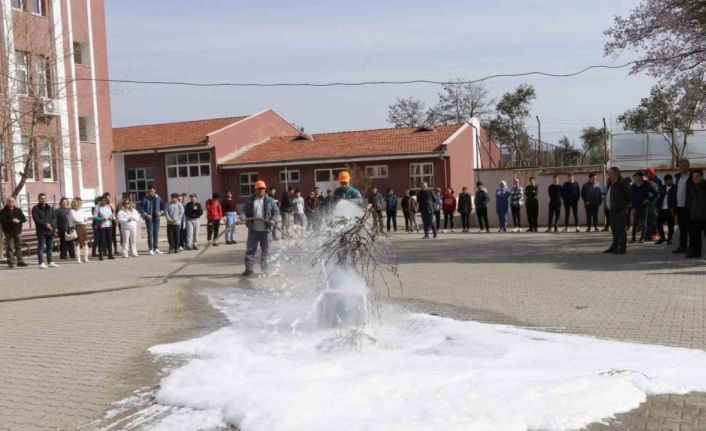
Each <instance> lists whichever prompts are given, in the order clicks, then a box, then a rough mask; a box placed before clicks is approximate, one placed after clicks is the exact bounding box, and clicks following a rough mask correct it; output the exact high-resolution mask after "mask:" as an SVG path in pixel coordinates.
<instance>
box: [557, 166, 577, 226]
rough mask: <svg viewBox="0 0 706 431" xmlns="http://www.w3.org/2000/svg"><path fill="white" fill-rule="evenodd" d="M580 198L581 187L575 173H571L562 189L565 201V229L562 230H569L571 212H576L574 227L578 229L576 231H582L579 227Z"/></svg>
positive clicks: (562, 197) (562, 196)
mask: <svg viewBox="0 0 706 431" xmlns="http://www.w3.org/2000/svg"><path fill="white" fill-rule="evenodd" d="M580 198H581V189H580V188H579V185H578V183H577V182H576V179H575V178H574V174H572V173H570V174H569V175H568V181H566V182H565V183H564V186H563V187H562V189H561V199H562V200H563V201H564V230H563V231H562V232H568V231H569V212H572V213H573V214H574V228H575V229H576V232H580V231H581V229H579V214H578V206H579V199H580Z"/></svg>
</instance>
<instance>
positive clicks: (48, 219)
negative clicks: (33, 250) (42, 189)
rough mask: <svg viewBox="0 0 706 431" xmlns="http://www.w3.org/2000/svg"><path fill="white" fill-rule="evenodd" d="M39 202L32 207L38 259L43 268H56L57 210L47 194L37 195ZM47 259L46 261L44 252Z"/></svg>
mask: <svg viewBox="0 0 706 431" xmlns="http://www.w3.org/2000/svg"><path fill="white" fill-rule="evenodd" d="M37 199H38V201H39V203H38V204H37V205H35V206H34V207H33V208H32V220H33V221H34V225H35V227H36V232H37V259H38V260H39V267H40V268H42V269H46V268H56V267H58V266H59V265H57V264H55V263H54V261H53V259H52V248H53V247H54V243H53V238H54V232H55V231H56V211H55V210H54V207H52V206H51V205H49V204H48V203H47V195H46V194H44V193H40V194H39V196H38V197H37ZM45 252H46V254H47V261H46V263H45V262H44V253H45Z"/></svg>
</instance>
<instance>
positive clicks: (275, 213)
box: [242, 180, 279, 277]
mask: <svg viewBox="0 0 706 431" xmlns="http://www.w3.org/2000/svg"><path fill="white" fill-rule="evenodd" d="M266 190H267V185H266V184H265V182H264V181H262V180H259V181H257V182H256V183H255V194H254V195H253V196H250V198H248V202H247V203H246V204H245V217H246V219H247V227H248V239H247V249H246V251H245V272H243V274H242V275H243V276H244V277H247V276H251V275H253V274H254V272H253V267H254V266H255V254H256V253H257V248H258V246H259V247H260V268H261V269H262V272H263V274H266V273H267V267H268V263H269V254H268V253H269V248H270V247H269V246H270V241H271V240H272V236H271V235H270V231H271V230H272V229H273V228H274V226H275V225H276V224H277V220H278V219H279V208H277V204H276V203H275V201H274V199H272V198H271V197H270V196H268V195H267V192H266Z"/></svg>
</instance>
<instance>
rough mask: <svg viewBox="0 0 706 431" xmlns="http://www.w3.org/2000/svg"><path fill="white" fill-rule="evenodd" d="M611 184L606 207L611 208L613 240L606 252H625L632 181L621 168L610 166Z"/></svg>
mask: <svg viewBox="0 0 706 431" xmlns="http://www.w3.org/2000/svg"><path fill="white" fill-rule="evenodd" d="M609 175H610V185H609V186H608V191H607V194H606V202H605V203H606V207H608V209H609V210H610V230H611V233H612V234H613V242H612V243H611V245H610V248H608V249H607V250H605V251H604V253H614V254H625V251H626V248H627V243H628V231H627V221H628V207H629V206H630V199H631V197H632V195H631V192H630V182H629V181H628V180H627V179H626V178H623V176H622V175H621V174H620V169H618V168H617V167H615V166H614V167H612V168H610V171H609Z"/></svg>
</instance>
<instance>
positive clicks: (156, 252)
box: [154, 248, 164, 254]
mask: <svg viewBox="0 0 706 431" xmlns="http://www.w3.org/2000/svg"><path fill="white" fill-rule="evenodd" d="M154 254H164V253H162V252H161V251H159V249H157V248H155V249H154Z"/></svg>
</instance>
